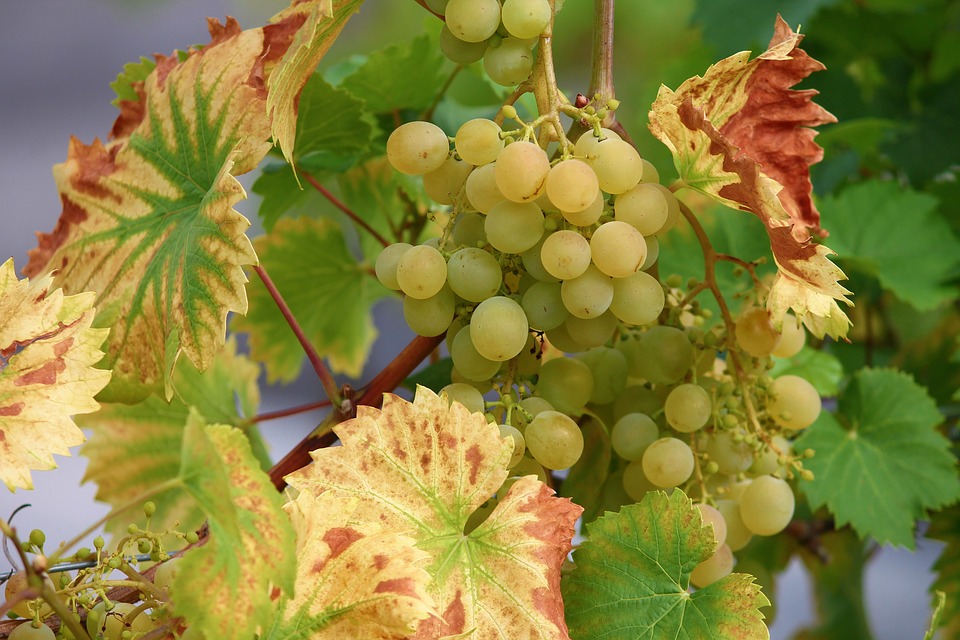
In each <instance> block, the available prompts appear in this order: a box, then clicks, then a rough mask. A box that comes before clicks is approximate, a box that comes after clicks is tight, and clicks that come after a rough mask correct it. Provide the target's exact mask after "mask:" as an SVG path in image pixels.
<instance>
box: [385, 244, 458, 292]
mask: <svg viewBox="0 0 960 640" xmlns="http://www.w3.org/2000/svg"><path fill="white" fill-rule="evenodd" d="M446 281H447V261H446V260H444V259H443V255H442V254H441V253H440V252H439V251H437V250H436V249H434V248H433V247H431V246H429V245H423V244H421V245H418V246H416V247H412V248H410V249H408V250H407V251H405V252H404V254H403V255H402V256H400V259H399V260H398V261H397V284H399V285H400V290H401V291H403V292H404V293H405V294H407V295H408V296H411V297H413V298H418V299H420V300H423V299H425V298H429V297H431V296H434V295H436V294H437V293H439V292H440V289H442V288H443V285H444V284H445V283H446Z"/></svg>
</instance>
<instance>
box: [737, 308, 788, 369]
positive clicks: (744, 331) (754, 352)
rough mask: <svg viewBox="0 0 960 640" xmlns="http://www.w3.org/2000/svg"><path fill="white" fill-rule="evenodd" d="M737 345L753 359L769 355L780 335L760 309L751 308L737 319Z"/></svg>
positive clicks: (764, 312)
mask: <svg viewBox="0 0 960 640" xmlns="http://www.w3.org/2000/svg"><path fill="white" fill-rule="evenodd" d="M736 337H737V344H738V345H740V348H741V349H743V350H744V351H746V352H747V353H749V354H750V355H751V356H753V357H754V358H765V357H767V356H768V355H770V354H771V353H772V352H773V350H774V349H775V348H776V347H777V344H778V343H779V342H780V334H779V333H777V330H776V329H774V328H773V323H771V322H770V314H769V313H767V310H766V309H764V308H762V307H752V308H750V309H748V310H747V311H746V312H744V313H742V314H741V315H740V317H739V318H737V323H736Z"/></svg>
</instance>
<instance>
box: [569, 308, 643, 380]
mask: <svg viewBox="0 0 960 640" xmlns="http://www.w3.org/2000/svg"><path fill="white" fill-rule="evenodd" d="M618 324H619V323H618V322H617V317H616V316H615V315H613V314H612V313H610V312H609V311H605V312H604V313H601V314H600V315H599V316H597V317H596V318H578V317H577V316H573V315H571V316H569V317H568V318H567V319H566V320H564V321H563V326H564V328H565V329H566V330H567V333H568V334H569V335H570V337H571V338H572V339H573V340H574V341H575V342H576V343H577V344H578V345H580V349H579V350H583V349H589V348H591V347H599V346H601V345H604V344H606V343H607V342H608V341H609V340H610V338H612V337H613V334H614V333H616V331H617V325H618ZM628 366H629V365H628Z"/></svg>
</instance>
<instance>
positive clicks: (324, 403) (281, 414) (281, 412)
mask: <svg viewBox="0 0 960 640" xmlns="http://www.w3.org/2000/svg"><path fill="white" fill-rule="evenodd" d="M332 405H333V403H332V402H331V401H330V400H320V401H318V402H311V403H309V404H301V405H298V406H296V407H289V408H287V409H278V410H276V411H268V412H266V413H261V414H260V415H256V416H253V417H252V418H250V419H249V420H248V421H247V422H249V423H251V424H252V423H260V422H266V421H267V420H276V419H277V418H286V417H287V416H295V415H298V414H301V413H306V412H308V411H315V410H317V409H323V408H326V407H329V406H332Z"/></svg>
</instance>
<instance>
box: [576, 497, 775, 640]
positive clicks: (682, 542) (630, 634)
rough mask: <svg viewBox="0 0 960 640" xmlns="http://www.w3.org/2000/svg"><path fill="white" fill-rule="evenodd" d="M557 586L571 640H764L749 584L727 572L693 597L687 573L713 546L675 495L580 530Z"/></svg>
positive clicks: (685, 501) (687, 504) (755, 592)
mask: <svg viewBox="0 0 960 640" xmlns="http://www.w3.org/2000/svg"><path fill="white" fill-rule="evenodd" d="M586 529H587V540H586V541H584V542H583V543H582V544H581V545H580V547H579V548H578V549H577V550H576V551H574V552H573V561H574V564H575V565H576V568H575V569H574V570H573V572H572V573H571V574H569V575H568V576H567V577H566V578H565V579H564V581H563V583H562V586H563V596H564V602H565V604H566V616H567V624H568V625H569V627H570V633H571V636H572V637H575V638H591V639H602V638H617V639H620V638H650V639H651V640H659V639H661V638H662V639H664V640H666V639H674V638H681V637H682V638H713V639H715V640H727V639H729V640H734V639H736V640H748V639H751V638H757V639H760V638H762V639H766V638H769V634H768V632H767V627H766V625H764V623H763V615H762V614H761V613H760V612H759V611H758V608H759V607H763V606H766V605H768V604H770V603H769V601H768V600H767V598H766V597H765V596H764V595H763V593H761V592H760V588H759V587H758V586H757V585H755V584H753V578H752V577H751V576H748V575H744V574H731V575H729V576H727V577H725V578H722V579H721V580H718V581H717V582H714V583H713V584H711V585H709V586H708V587H706V588H704V589H699V590H697V591H695V592H694V593H693V594H690V593H689V592H688V591H687V588H688V587H689V583H690V573H691V572H692V571H693V569H694V568H695V567H696V566H697V565H698V564H699V563H700V562H702V561H704V560H706V559H707V558H709V557H710V556H711V555H712V554H713V551H714V546H715V544H716V542H715V539H714V537H713V532H712V530H711V529H710V528H709V527H704V526H703V521H702V519H701V517H700V511H699V509H697V508H696V507H694V506H693V503H692V502H691V501H690V499H689V498H687V497H686V496H685V495H684V494H683V492H682V491H679V490H675V491H674V492H673V494H672V495H671V496H669V497H668V496H667V494H666V493H663V492H661V491H656V492H650V493H648V494H647V496H646V497H645V498H644V499H643V501H641V502H639V503H636V504H632V505H626V506H624V507H623V508H622V509H621V510H620V512H619V513H607V514H606V515H604V516H602V517H601V518H599V519H597V520H595V521H594V522H592V523H589V524H587V525H586Z"/></svg>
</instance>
